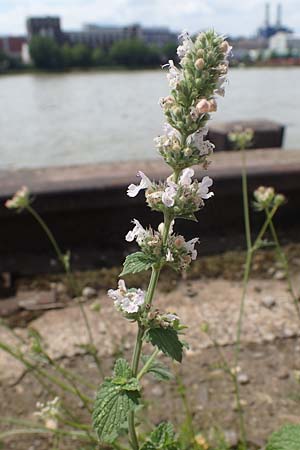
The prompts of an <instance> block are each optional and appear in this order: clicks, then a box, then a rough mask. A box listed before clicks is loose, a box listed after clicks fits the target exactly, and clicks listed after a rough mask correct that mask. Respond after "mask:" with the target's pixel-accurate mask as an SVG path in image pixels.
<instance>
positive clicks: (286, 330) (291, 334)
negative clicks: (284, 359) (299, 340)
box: [282, 328, 297, 339]
mask: <svg viewBox="0 0 300 450" xmlns="http://www.w3.org/2000/svg"><path fill="white" fill-rule="evenodd" d="M282 335H283V337H284V338H287V339H288V338H293V337H296V336H297V332H296V331H295V330H292V329H291V328H284V329H283V332H282Z"/></svg>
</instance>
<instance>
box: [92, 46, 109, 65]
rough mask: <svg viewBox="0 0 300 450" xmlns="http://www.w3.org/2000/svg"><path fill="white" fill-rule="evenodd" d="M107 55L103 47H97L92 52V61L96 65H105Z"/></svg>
mask: <svg viewBox="0 0 300 450" xmlns="http://www.w3.org/2000/svg"><path fill="white" fill-rule="evenodd" d="M106 60H107V58H106V55H105V53H104V51H103V50H102V49H101V48H95V49H94V50H93V52H92V63H93V65H94V66H103V65H105V63H106V62H107V61H106Z"/></svg>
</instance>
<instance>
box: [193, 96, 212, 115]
mask: <svg viewBox="0 0 300 450" xmlns="http://www.w3.org/2000/svg"><path fill="white" fill-rule="evenodd" d="M209 108H210V104H209V102H208V101H207V100H206V99H205V98H202V99H201V100H200V101H199V102H198V103H197V105H196V110H197V111H198V113H199V114H203V113H207V112H209Z"/></svg>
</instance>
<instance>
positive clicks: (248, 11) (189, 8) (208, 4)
mask: <svg viewBox="0 0 300 450" xmlns="http://www.w3.org/2000/svg"><path fill="white" fill-rule="evenodd" d="M269 3H270V4H271V19H272V21H275V16H276V5H277V1H270V2H269ZM282 6H283V22H284V24H285V25H287V26H289V27H291V28H293V29H294V31H295V32H296V33H297V34H300V0H283V1H282ZM264 10H265V2H264V1H262V0H238V1H235V2H234V1H233V0H0V35H5V34H22V33H25V19H26V17H28V16H32V15H35V16H38V15H59V16H60V17H61V19H62V27H63V29H65V30H71V29H80V28H81V26H82V24H83V23H88V22H94V23H99V24H116V25H124V24H129V23H134V22H138V23H141V24H142V25H146V26H160V25H165V26H168V27H169V28H171V29H173V30H175V31H182V30H184V29H186V30H188V31H190V32H195V31H199V30H202V29H205V28H211V27H213V28H214V29H215V30H216V31H218V32H220V33H225V34H227V35H228V34H230V35H251V34H253V33H254V32H255V30H256V29H257V28H258V26H260V25H261V24H262V23H263V20H264Z"/></svg>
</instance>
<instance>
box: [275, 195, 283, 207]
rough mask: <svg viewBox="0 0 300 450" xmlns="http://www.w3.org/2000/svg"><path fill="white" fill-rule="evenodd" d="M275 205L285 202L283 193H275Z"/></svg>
mask: <svg viewBox="0 0 300 450" xmlns="http://www.w3.org/2000/svg"><path fill="white" fill-rule="evenodd" d="M274 201H275V203H276V205H281V204H282V203H284V202H285V196H284V195H283V194H277V195H276V196H275V199H274Z"/></svg>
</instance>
